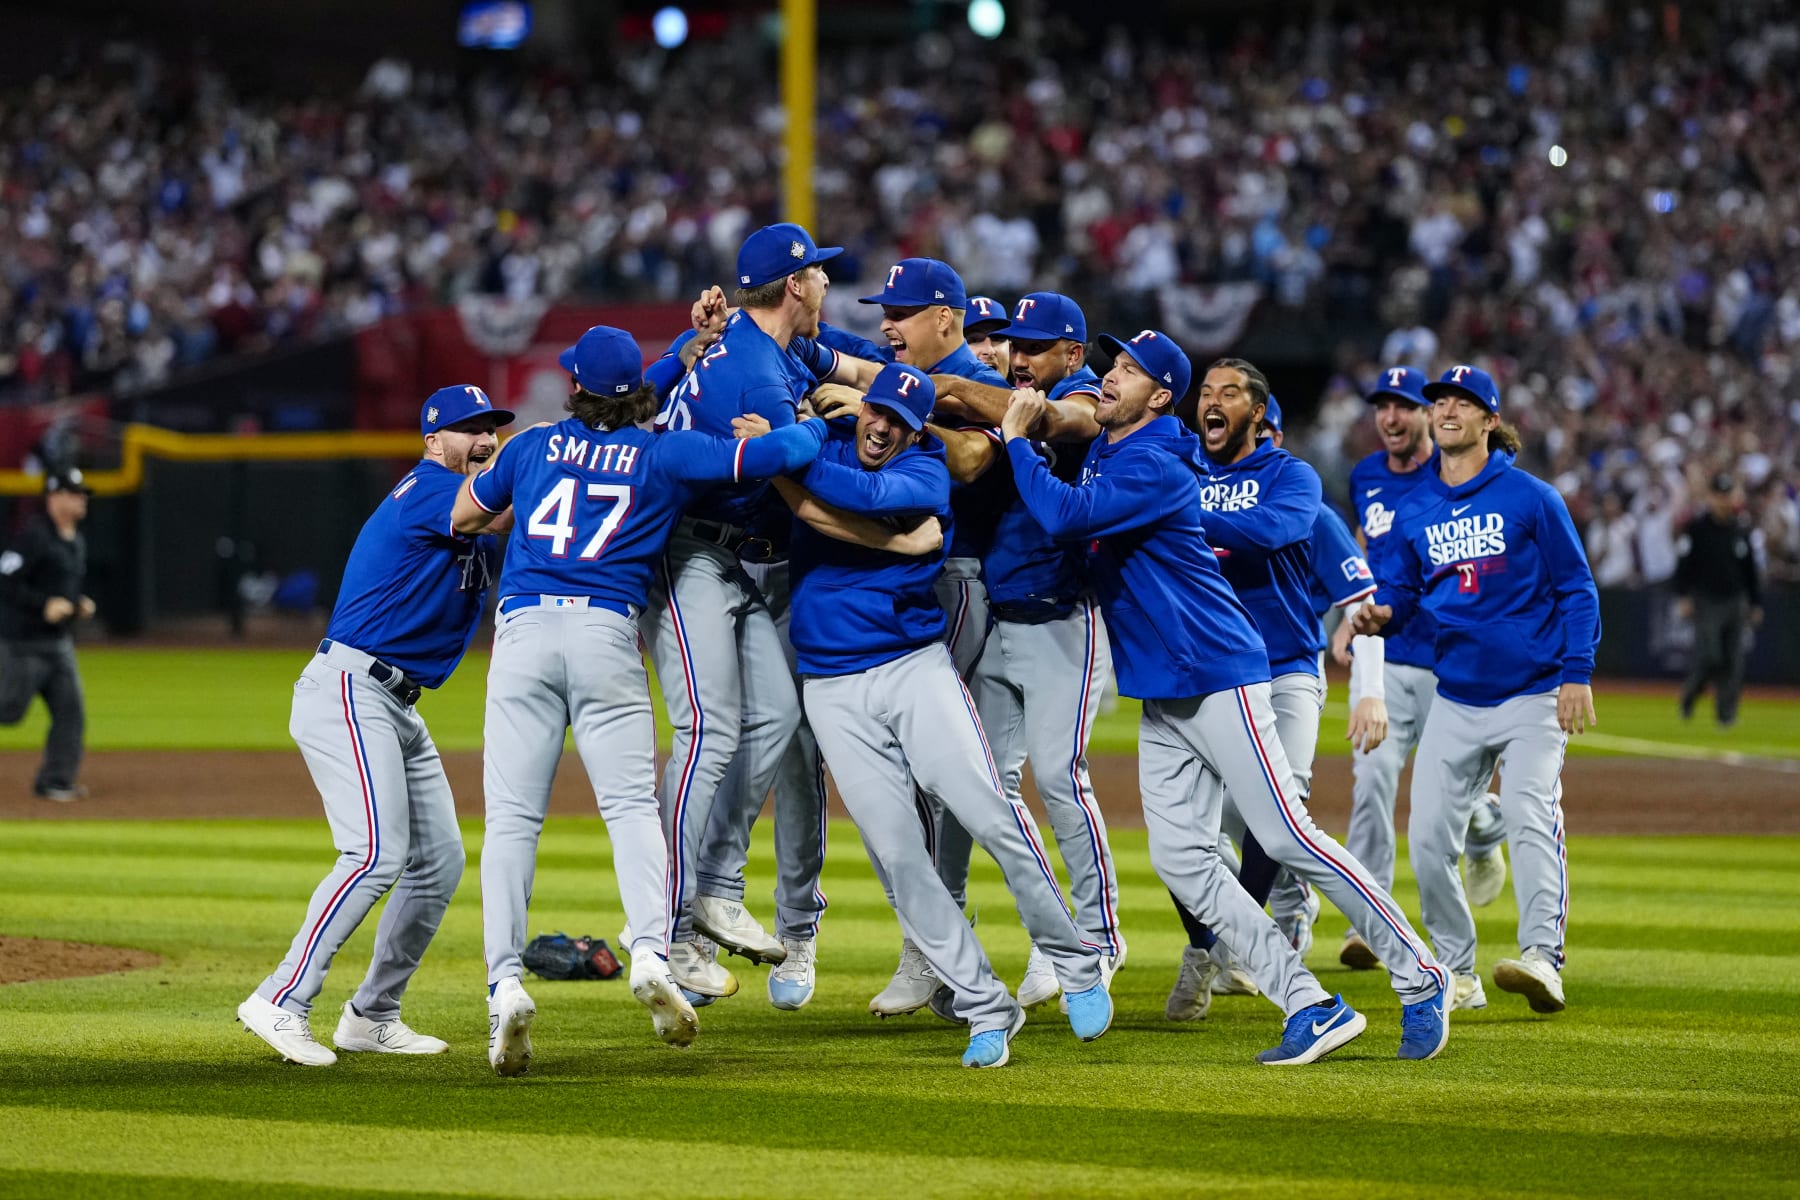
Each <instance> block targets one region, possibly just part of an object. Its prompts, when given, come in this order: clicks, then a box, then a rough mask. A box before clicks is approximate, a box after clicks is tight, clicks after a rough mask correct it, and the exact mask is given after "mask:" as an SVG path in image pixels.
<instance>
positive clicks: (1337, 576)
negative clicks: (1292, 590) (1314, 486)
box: [1307, 504, 1375, 649]
mask: <svg viewBox="0 0 1800 1200" xmlns="http://www.w3.org/2000/svg"><path fill="white" fill-rule="evenodd" d="M1307 551H1308V558H1309V559H1310V561H1311V564H1312V579H1311V580H1310V584H1309V586H1310V590H1311V592H1312V609H1313V615H1314V616H1315V617H1323V616H1324V615H1325V614H1326V613H1328V612H1330V611H1331V610H1332V609H1334V608H1347V607H1349V606H1350V605H1352V604H1355V603H1356V602H1357V601H1358V600H1361V599H1362V598H1363V597H1365V596H1373V595H1374V594H1375V575H1374V573H1373V572H1372V571H1370V570H1369V563H1368V560H1366V559H1365V558H1363V552H1362V551H1361V550H1360V549H1359V548H1358V547H1357V545H1356V539H1355V538H1353V537H1351V536H1350V527H1349V526H1348V525H1345V524H1344V518H1342V517H1340V516H1338V515H1337V510H1336V509H1334V508H1332V507H1331V505H1329V504H1320V505H1319V515H1318V517H1316V518H1315V519H1314V520H1313V530H1312V540H1311V541H1310V542H1308V543H1307ZM1324 636H1325V634H1324V628H1323V627H1322V626H1321V627H1320V631H1319V637H1320V641H1319V646H1320V648H1321V649H1323V648H1324V645H1325V642H1324Z"/></svg>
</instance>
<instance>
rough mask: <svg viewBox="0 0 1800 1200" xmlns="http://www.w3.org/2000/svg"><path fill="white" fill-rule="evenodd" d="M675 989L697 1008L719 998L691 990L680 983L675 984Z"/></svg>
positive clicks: (703, 1006)
mask: <svg viewBox="0 0 1800 1200" xmlns="http://www.w3.org/2000/svg"><path fill="white" fill-rule="evenodd" d="M675 990H676V991H678V992H680V993H681V998H682V999H683V1000H686V1001H687V1002H688V1003H689V1004H690V1005H692V1006H693V1007H695V1008H705V1007H706V1006H707V1005H709V1004H711V1003H712V1002H713V1001H714V1000H717V999H718V997H717V996H702V995H701V994H700V993H699V992H691V991H689V990H688V989H687V988H684V987H682V986H681V985H680V984H679V983H678V984H676V985H675Z"/></svg>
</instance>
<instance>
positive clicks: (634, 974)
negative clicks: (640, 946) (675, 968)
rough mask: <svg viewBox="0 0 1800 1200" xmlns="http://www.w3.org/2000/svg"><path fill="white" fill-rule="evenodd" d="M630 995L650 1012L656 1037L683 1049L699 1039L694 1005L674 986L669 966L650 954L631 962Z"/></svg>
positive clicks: (698, 1026) (638, 956)
mask: <svg viewBox="0 0 1800 1200" xmlns="http://www.w3.org/2000/svg"><path fill="white" fill-rule="evenodd" d="M631 994H632V995H633V996H635V997H636V998H637V1002H638V1003H639V1004H641V1005H643V1006H644V1007H645V1008H647V1009H649V1010H650V1022H651V1024H653V1025H654V1026H655V1027H656V1036H657V1037H658V1038H661V1039H662V1040H663V1041H665V1042H667V1043H668V1044H669V1045H671V1046H677V1047H680V1048H682V1049H686V1048H687V1047H689V1046H691V1045H693V1044H694V1039H695V1038H697V1037H699V1036H700V1018H699V1017H697V1016H695V1015H694V1006H693V1005H691V1004H689V1003H688V1002H687V999H686V997H684V996H683V995H682V994H681V989H680V988H678V987H676V986H675V977H674V976H672V975H671V974H669V964H668V963H666V962H664V961H663V960H662V959H660V958H658V957H656V956H655V955H654V954H640V955H637V956H636V957H634V958H633V959H632V960H631Z"/></svg>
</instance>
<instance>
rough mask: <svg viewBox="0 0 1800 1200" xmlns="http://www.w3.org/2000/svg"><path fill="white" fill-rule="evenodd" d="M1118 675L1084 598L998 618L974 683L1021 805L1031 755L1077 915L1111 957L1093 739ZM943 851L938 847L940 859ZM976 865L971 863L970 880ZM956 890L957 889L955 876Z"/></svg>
mask: <svg viewBox="0 0 1800 1200" xmlns="http://www.w3.org/2000/svg"><path fill="white" fill-rule="evenodd" d="M1111 675H1112V647H1111V645H1110V644H1109V643H1108V641H1107V637H1106V625H1105V623H1104V622H1103V621H1102V620H1101V617H1100V609H1099V606H1098V605H1096V604H1095V603H1094V602H1093V601H1092V600H1085V599H1084V600H1082V601H1080V602H1079V603H1077V604H1076V606H1075V610H1074V611H1073V612H1071V613H1070V614H1069V615H1068V616H1066V617H1063V618H1061V619H1060V620H1055V621H1045V622H1043V623H1042V624H1036V625H1032V624H1025V623H1023V622H1019V621H1006V620H999V621H995V622H994V627H993V629H992V630H991V631H990V632H989V634H988V644H987V649H986V650H985V651H983V653H982V655H981V661H980V662H978V663H976V665H975V678H974V680H973V681H972V683H971V685H970V686H971V689H972V690H973V691H974V693H975V707H976V709H977V711H978V712H980V714H981V727H982V729H983V730H985V731H986V733H987V736H988V744H989V745H990V746H992V747H993V750H994V760H995V762H996V763H997V764H998V765H999V767H1000V779H1001V783H1002V785H1003V786H1004V787H1005V789H1006V795H1007V797H1008V799H1009V800H1010V801H1012V802H1014V803H1021V801H1020V795H1021V786H1022V781H1023V775H1024V769H1025V760H1026V758H1027V757H1029V758H1030V759H1031V773H1032V779H1033V780H1034V781H1035V782H1036V784H1037V791H1038V795H1039V796H1040V797H1041V798H1042V799H1043V802H1044V811H1045V813H1046V815H1048V817H1049V818H1050V827H1051V829H1052V830H1054V831H1055V833H1056V847H1057V849H1058V851H1060V852H1061V854H1062V860H1063V865H1064V866H1065V867H1066V868H1067V869H1068V872H1069V894H1070V897H1071V898H1072V899H1073V900H1074V902H1075V921H1076V924H1078V925H1079V926H1080V927H1081V929H1082V932H1083V933H1084V934H1085V935H1086V937H1087V939H1088V940H1089V941H1090V942H1092V943H1093V944H1095V945H1097V946H1100V947H1102V948H1103V949H1104V950H1105V952H1106V953H1107V954H1117V953H1119V952H1120V951H1121V950H1122V949H1124V945H1125V943H1124V940H1123V939H1122V938H1121V937H1120V936H1119V876H1118V871H1117V870H1116V869H1115V867H1114V866H1113V858H1112V849H1111V847H1110V846H1109V845H1108V844H1107V840H1106V820H1105V818H1104V817H1103V816H1102V815H1101V813H1100V802H1099V799H1098V798H1097V797H1096V796H1095V795H1094V786H1093V783H1092V781H1091V780H1090V779H1089V777H1088V762H1087V747H1088V738H1089V736H1090V735H1091V734H1092V733H1093V729H1094V719H1095V717H1097V716H1098V715H1099V712H1100V700H1101V697H1102V696H1103V695H1104V694H1105V692H1106V685H1107V681H1108V680H1109V679H1110V678H1111ZM942 854H943V850H942V848H941V846H940V849H939V855H940V863H941V862H942V857H941V856H942ZM967 878H968V870H967V866H966V864H965V865H964V869H963V874H962V881H963V882H966V881H967ZM951 891H952V892H953V893H954V892H956V891H957V887H956V885H955V884H954V883H952V884H951Z"/></svg>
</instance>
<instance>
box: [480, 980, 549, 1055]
mask: <svg viewBox="0 0 1800 1200" xmlns="http://www.w3.org/2000/svg"><path fill="white" fill-rule="evenodd" d="M536 1019H537V1005H536V1004H534V1003H532V1000H531V997H530V996H528V995H526V994H525V987H524V985H523V984H521V983H520V982H519V980H518V978H517V977H516V976H508V977H507V978H505V979H502V980H501V981H500V983H499V985H498V986H496V987H495V988H494V994H493V995H491V996H489V997H488V1066H490V1067H492V1068H494V1074H496V1075H504V1076H506V1077H508V1078H511V1077H512V1076H515V1075H523V1074H524V1073H525V1071H526V1069H527V1068H528V1067H530V1066H531V1023H532V1021H534V1020H536Z"/></svg>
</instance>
